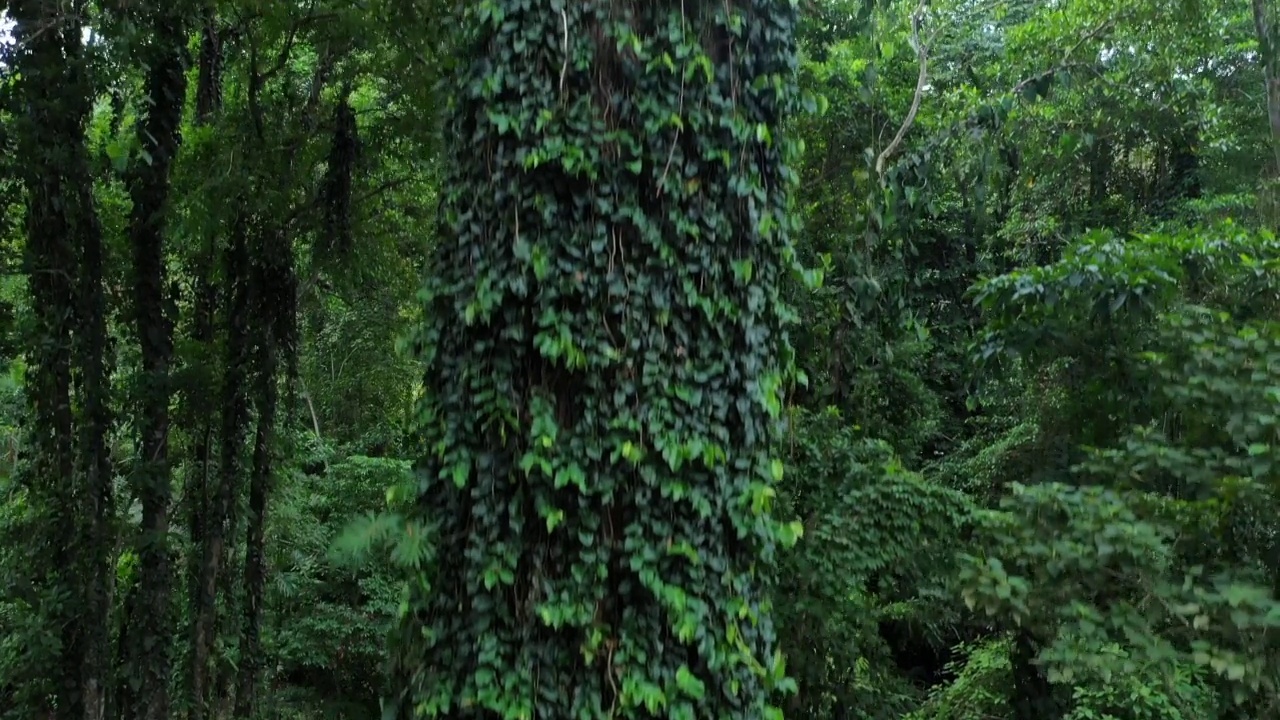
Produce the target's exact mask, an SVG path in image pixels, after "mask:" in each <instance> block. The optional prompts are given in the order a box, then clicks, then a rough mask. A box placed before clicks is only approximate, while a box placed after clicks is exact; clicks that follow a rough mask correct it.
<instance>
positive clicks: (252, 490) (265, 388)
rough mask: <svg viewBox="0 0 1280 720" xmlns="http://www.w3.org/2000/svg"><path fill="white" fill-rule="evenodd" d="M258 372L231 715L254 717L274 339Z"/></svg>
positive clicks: (268, 486)
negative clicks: (240, 623) (240, 625)
mask: <svg viewBox="0 0 1280 720" xmlns="http://www.w3.org/2000/svg"><path fill="white" fill-rule="evenodd" d="M263 345H264V347H263V348H262V350H261V357H260V363H259V367H258V368H257V372H258V378H259V381H258V393H257V394H258V430H257V434H256V436H255V438H254V444H253V471H252V475H251V479H250V484H249V518H248V520H249V526H248V531H247V533H246V537H245V561H244V588H245V604H244V633H243V635H242V637H241V641H240V678H239V684H238V686H237V688H236V707H235V717H237V718H245V719H246V720H247V719H248V718H252V717H254V712H255V711H256V710H257V704H258V682H259V680H260V679H261V675H262V637H261V635H262V608H263V605H262V604H263V596H264V594H265V591H266V578H267V562H266V547H265V546H266V524H267V498H268V497H269V494H270V492H271V476H272V472H273V468H272V448H271V445H272V442H273V441H274V434H275V422H276V405H277V390H276V348H275V342H274V338H268V339H266V340H265V341H263Z"/></svg>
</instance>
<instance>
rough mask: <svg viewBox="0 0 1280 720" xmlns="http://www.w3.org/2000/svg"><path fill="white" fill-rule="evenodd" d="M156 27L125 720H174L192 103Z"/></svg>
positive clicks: (173, 20)
mask: <svg viewBox="0 0 1280 720" xmlns="http://www.w3.org/2000/svg"><path fill="white" fill-rule="evenodd" d="M152 12H153V15H152V17H153V18H154V21H155V27H154V28H153V35H152V36H151V43H152V46H151V48H149V50H150V52H148V53H147V54H146V57H147V59H148V70H147V81H146V85H147V95H148V97H149V100H150V102H149V108H150V109H149V111H148V113H147V115H146V117H145V119H143V120H142V121H141V122H140V123H139V124H138V132H137V134H138V143H139V145H140V146H141V147H143V148H145V149H146V151H147V153H148V154H149V155H150V161H149V162H146V163H142V164H140V165H138V166H137V167H136V168H135V169H134V172H133V173H132V174H131V177H130V178H129V194H130V197H131V199H132V200H133V211H132V216H131V218H130V229H129V230H130V236H131V240H132V245H133V269H134V278H133V281H134V312H135V316H134V320H135V332H136V333H137V336H138V346H139V348H140V350H141V355H142V370H143V376H144V378H143V380H142V382H141V383H140V397H139V398H138V405H137V409H138V422H137V425H138V428H139V433H140V436H141V442H140V447H139V450H140V453H141V456H140V458H139V462H138V466H137V467H138V469H137V477H136V482H137V488H138V496H139V497H140V498H141V500H142V534H141V539H140V546H139V552H138V555H139V559H140V563H139V568H140V572H141V578H140V587H139V593H140V597H139V602H138V612H139V613H140V614H141V617H144V618H146V623H145V625H144V626H143V627H140V628H133V629H132V632H131V633H130V634H131V639H132V641H133V646H132V648H131V652H130V661H131V665H132V666H133V667H134V668H135V672H137V673H138V674H139V678H138V679H139V680H140V684H139V687H140V691H139V693H138V695H137V697H136V700H135V704H134V705H133V707H131V708H127V709H126V712H128V713H129V715H128V717H130V718H138V719H139V720H167V718H168V717H169V677H170V672H171V662H172V660H171V656H170V637H171V636H172V628H171V626H172V613H171V611H170V602H169V598H170V595H171V592H172V585H173V570H172V568H171V567H170V561H169V542H168V536H169V503H170V496H171V482H172V480H171V474H170V468H169V402H170V400H171V398H172V394H173V390H172V387H171V385H170V382H169V364H170V361H171V357H172V354H173V326H172V321H171V319H170V318H169V317H168V316H167V314H166V313H165V297H164V293H165V287H166V281H165V248H164V229H165V213H166V212H167V209H168V199H169V190H170V171H171V168H172V166H173V160H174V156H175V155H176V154H177V151H178V146H179V144H180V142H181V122H182V107H183V104H184V102H185V99H186V89H187V80H186V61H185V55H186V53H185V43H186V30H185V27H184V25H185V23H184V21H183V18H182V17H181V15H180V14H179V13H178V12H177V9H176V8H174V7H173V6H172V5H169V6H167V7H165V8H158V9H156V10H153V11H152Z"/></svg>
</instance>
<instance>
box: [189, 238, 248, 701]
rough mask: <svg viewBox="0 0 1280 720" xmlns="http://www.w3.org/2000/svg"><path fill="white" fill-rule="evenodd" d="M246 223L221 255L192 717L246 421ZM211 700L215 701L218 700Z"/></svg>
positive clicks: (201, 690) (204, 672)
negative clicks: (213, 459)
mask: <svg viewBox="0 0 1280 720" xmlns="http://www.w3.org/2000/svg"><path fill="white" fill-rule="evenodd" d="M248 234H249V228H248V221H247V219H246V218H244V217H240V218H239V219H237V221H236V223H235V227H233V228H232V230H231V243H230V246H229V247H228V248H227V249H226V252H225V253H224V257H223V261H224V262H223V265H224V266H223V277H224V295H225V296H226V297H227V298H228V303H227V308H226V318H225V319H226V341H225V342H226V359H225V362H226V364H225V366H224V373H223V378H222V400H221V401H222V414H221V418H220V419H221V432H220V434H219V441H220V452H219V459H218V481H217V487H216V488H214V489H213V493H212V502H211V507H210V509H209V513H208V515H207V516H206V518H205V524H204V533H205V534H204V542H203V543H202V548H201V559H200V583H199V586H200V587H199V591H200V606H199V608H198V613H199V614H198V615H197V616H196V620H195V624H196V632H195V646H194V648H193V649H192V658H193V659H192V663H193V665H194V667H193V680H192V687H193V696H194V697H193V700H194V701H195V702H196V703H197V708H196V710H194V711H193V714H192V717H193V718H205V717H210V712H211V710H212V707H217V705H213V706H212V707H211V703H214V702H215V699H214V698H211V697H210V695H211V692H210V691H211V690H213V688H214V680H215V678H214V677H213V675H212V674H211V672H210V662H211V661H212V659H213V658H212V653H213V646H214V640H215V637H216V635H217V632H218V627H219V622H218V589H219V587H222V586H225V583H224V581H223V580H224V579H223V574H224V573H225V571H226V570H225V567H226V564H227V563H226V560H227V556H228V554H229V549H228V547H227V539H228V537H231V534H232V533H233V532H234V528H235V525H236V523H235V505H236V503H237V501H238V498H239V496H240V484H241V479H242V478H241V474H242V470H243V467H244V463H243V461H242V458H241V451H242V446H243V444H244V436H245V430H246V427H247V425H248V421H249V412H248V393H247V388H246V387H245V383H246V381H247V380H248V377H249V363H250V360H251V357H250V355H251V353H250V347H249V320H250V317H249V312H250V308H251V303H252V301H253V298H252V297H251V290H252V288H251V283H250V277H249V272H250V268H249V264H250V261H251V254H250V250H249V238H248ZM217 702H221V701H220V700H218V701H217Z"/></svg>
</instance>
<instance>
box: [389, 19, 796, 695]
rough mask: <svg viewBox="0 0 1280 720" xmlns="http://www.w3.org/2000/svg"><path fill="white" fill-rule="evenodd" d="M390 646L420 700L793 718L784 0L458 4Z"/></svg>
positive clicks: (787, 25) (790, 260)
mask: <svg viewBox="0 0 1280 720" xmlns="http://www.w3.org/2000/svg"><path fill="white" fill-rule="evenodd" d="M463 21H464V23H465V27H466V28H467V30H468V33H469V35H468V38H467V46H466V47H465V48H464V49H463V51H462V53H463V54H462V57H463V58H465V60H464V62H463V64H462V66H461V68H460V70H459V71H458V73H457V75H456V77H455V83H456V84H455V85H454V87H453V91H454V97H453V106H452V116H451V121H450V124H449V126H448V127H447V129H446V132H447V136H448V137H450V138H451V140H450V144H451V146H452V155H453V157H452V160H453V163H452V167H453V170H452V172H451V175H450V177H449V178H448V180H447V182H446V183H445V187H446V188H447V194H446V195H445V197H444V199H443V205H442V211H443V223H444V228H443V233H442V234H443V236H444V241H443V242H442V244H441V245H440V247H439V250H438V256H437V257H436V258H434V264H433V265H432V267H434V268H436V270H435V272H434V273H433V274H432V275H431V277H430V278H429V279H428V280H427V282H426V284H425V286H424V287H423V290H422V294H421V297H422V300H423V303H424V310H425V313H424V315H425V318H426V319H425V321H424V323H423V324H422V326H421V327H420V328H418V330H417V331H416V333H415V335H414V337H413V340H414V343H415V346H416V348H417V350H418V352H419V354H420V357H421V359H422V360H423V361H424V363H425V365H426V377H425V383H424V384H425V387H426V393H425V397H424V399H423V400H422V402H421V405H420V408H419V413H420V417H419V423H420V425H419V430H420V433H421V435H422V440H423V441H424V447H425V457H424V458H422V460H421V462H420V463H419V466H418V473H419V474H420V481H419V488H418V498H419V499H418V502H417V504H416V506H415V507H416V509H415V510H414V511H413V512H412V516H413V517H412V518H411V519H412V520H413V521H414V522H415V523H418V524H419V525H420V526H422V527H424V528H426V530H427V531H428V532H431V533H434V539H435V550H436V552H435V557H434V558H431V559H430V560H431V562H427V560H428V558H424V557H422V556H421V555H417V556H408V557H402V559H403V560H406V561H414V562H416V563H418V564H419V565H420V567H421V568H422V569H421V570H419V572H418V573H417V577H416V579H415V580H414V581H413V582H412V583H411V588H410V591H409V595H408V598H407V601H406V603H405V604H404V606H403V607H402V617H401V621H400V629H399V631H398V632H397V635H396V645H395V649H396V655H397V657H396V660H395V669H396V676H397V678H398V680H399V684H400V687H399V688H398V690H399V692H400V702H402V703H403V705H401V708H402V709H403V710H404V711H407V710H408V709H409V708H410V707H412V712H413V714H416V715H417V716H424V717H503V718H531V717H534V716H535V715H536V716H537V717H545V718H553V717H554V718H599V717H656V716H663V717H673V718H690V719H691V718H695V717H697V718H712V717H718V718H729V717H741V718H748V717H752V718H757V717H762V716H763V717H777V716H779V715H780V711H778V710H777V709H776V708H774V707H772V706H771V705H769V697H770V693H771V692H772V691H774V690H776V689H784V688H786V687H789V686H791V685H793V683H791V682H790V681H788V680H787V679H786V677H785V675H786V673H785V670H784V666H783V661H782V655H781V651H780V649H779V647H778V646H777V642H776V637H775V632H774V627H773V624H772V622H771V619H770V602H769V599H768V590H769V587H770V585H771V583H772V570H771V568H772V566H773V563H774V556H775V552H776V548H777V546H778V545H779V543H784V544H785V543H788V542H791V541H794V539H795V537H796V535H797V533H798V532H799V525H798V523H797V524H794V525H788V524H784V523H781V522H779V521H777V520H775V519H774V518H773V516H772V513H771V512H770V504H771V500H772V498H773V497H774V494H775V490H774V484H775V483H776V482H777V481H778V480H779V479H780V476H781V474H782V467H783V465H782V461H781V459H779V458H777V457H775V456H774V455H773V454H771V450H772V448H773V447H774V443H773V440H774V439H775V436H776V428H777V427H778V422H779V419H780V411H781V408H782V403H783V400H782V390H783V387H784V383H786V382H788V381H789V380H790V378H791V374H792V368H791V351H790V346H789V341H788V339H787V331H786V329H785V327H786V325H787V324H788V322H789V320H790V319H791V311H790V310H789V308H788V307H787V306H786V305H785V303H783V302H782V301H781V298H780V297H779V288H780V286H781V284H782V282H783V280H784V278H785V277H786V275H785V274H786V273H788V272H789V271H792V270H793V269H798V266H797V265H796V264H795V260H794V254H793V251H792V247H791V242H790V239H789V238H790V232H791V230H792V228H791V223H792V220H791V219H790V217H789V215H788V212H787V211H788V197H789V191H788V189H789V186H790V185H791V183H792V182H793V181H794V177H795V174H794V172H793V170H792V168H791V162H792V158H793V156H794V150H795V146H794V143H793V141H792V140H790V139H789V138H787V137H785V136H783V135H782V134H781V132H780V128H781V126H782V122H783V120H784V118H786V117H787V116H788V115H789V114H791V113H792V112H793V111H795V110H797V109H798V107H799V100H800V98H799V97H798V93H797V92H796V89H795V85H794V73H795V68H796V64H797V59H796V49H795V44H794V40H793V30H794V27H795V24H796V9H795V7H794V4H793V3H791V2H788V1H786V0H739V1H738V2H733V3H724V2H707V1H705V0H704V1H700V2H694V1H691V0H685V2H620V1H612V2H605V1H603V0H597V1H594V2H580V3H566V2H563V1H562V0H540V1H539V2H529V1H528V0H489V1H486V2H480V3H476V4H475V5H474V6H473V7H469V8H468V9H466V10H465V11H464V12H463Z"/></svg>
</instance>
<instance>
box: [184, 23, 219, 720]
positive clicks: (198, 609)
mask: <svg viewBox="0 0 1280 720" xmlns="http://www.w3.org/2000/svg"><path fill="white" fill-rule="evenodd" d="M215 10H216V8H215V3H214V2H213V0H208V1H207V2H206V3H205V5H204V8H203V12H202V26H201V31H200V53H199V59H198V61H197V65H196V100H195V108H194V110H195V115H194V121H195V124H196V126H197V127H199V126H204V125H207V124H209V123H210V122H212V121H213V119H214V114H215V113H216V112H217V111H218V109H219V108H220V107H221V102H222V82H223V73H222V64H223V57H222V36H221V32H220V29H219V24H218V18H217V14H216V12H215ZM202 241H203V245H204V246H203V247H202V248H201V249H200V251H199V254H198V256H197V259H196V262H195V263H194V265H195V267H194V269H193V275H194V277H195V285H196V288H195V293H194V294H195V298H194V302H193V304H194V310H193V312H192V318H191V329H190V331H189V332H190V334H191V339H192V340H194V341H195V345H196V346H197V347H199V348H201V349H203V350H206V351H208V352H209V354H212V352H213V350H214V347H215V343H214V340H215V332H214V319H215V316H216V314H217V308H218V301H219V295H218V286H217V284H216V283H215V282H214V268H215V266H216V263H217V258H218V252H217V248H218V238H217V236H216V235H215V234H214V233H212V232H209V233H208V234H207V236H206V237H204V238H203V239H202ZM195 362H197V363H202V364H204V363H209V362H210V360H209V358H207V357H201V358H197V359H195ZM206 367H209V366H208V365H206ZM205 376H206V377H210V378H212V377H214V370H213V369H212V368H211V367H210V369H209V370H208V372H207V374H206V375H205ZM210 384H212V383H210ZM214 395H215V392H214V391H213V390H212V389H211V388H209V387H206V386H203V385H197V386H195V387H189V388H187V390H186V392H185V393H184V394H183V397H182V400H183V404H182V406H181V412H182V415H183V418H184V419H185V420H187V421H188V422H190V423H191V424H192V426H193V427H194V428H195V430H194V431H193V432H192V433H191V434H192V436H193V441H192V443H191V450H190V453H191V458H190V459H191V462H192V465H193V467H194V469H193V470H192V471H191V472H189V473H188V474H187V483H186V486H185V488H184V492H185V494H186V496H187V498H188V501H187V512H188V515H187V531H188V534H189V536H190V538H189V539H190V543H191V545H190V547H191V552H190V557H191V559H190V561H189V563H188V567H187V595H188V602H189V621H190V627H189V639H190V643H191V653H190V666H189V669H188V672H187V673H186V680H187V690H188V692H189V697H188V699H187V702H188V704H189V706H190V707H192V708H196V710H194V711H193V712H203V710H202V709H200V708H202V707H203V703H204V701H205V698H206V692H205V690H206V687H207V685H208V674H209V673H208V666H209V654H210V652H211V650H210V645H211V643H212V642H213V637H212V634H211V633H212V630H211V629H210V628H209V627H207V626H206V625H207V624H208V623H212V622H213V613H214V612H215V607H214V603H215V602H216V600H217V598H216V594H215V593H214V592H213V591H212V590H211V591H209V592H206V586H205V581H206V567H205V563H206V554H207V553H206V545H207V543H208V541H209V538H208V532H209V523H210V518H211V517H212V516H213V514H214V513H213V507H212V506H213V496H212V495H211V492H210V482H209V478H210V475H211V474H212V473H213V469H214V467H216V464H215V463H214V461H213V457H212V456H213V451H212V448H213V436H214V425H215V422H216V421H215V418H216V416H217V412H216V401H215V400H214ZM193 717H194V715H193Z"/></svg>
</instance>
